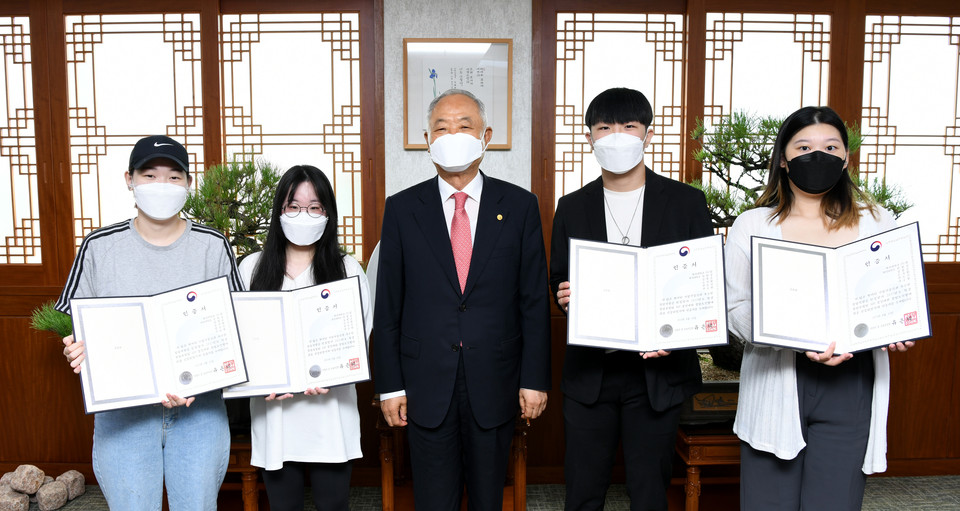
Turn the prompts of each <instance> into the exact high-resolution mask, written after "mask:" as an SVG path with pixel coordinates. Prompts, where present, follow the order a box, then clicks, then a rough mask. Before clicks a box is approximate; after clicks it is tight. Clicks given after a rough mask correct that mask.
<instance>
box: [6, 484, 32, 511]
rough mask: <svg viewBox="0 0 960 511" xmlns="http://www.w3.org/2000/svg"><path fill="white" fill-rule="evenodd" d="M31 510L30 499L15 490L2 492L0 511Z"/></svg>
mask: <svg viewBox="0 0 960 511" xmlns="http://www.w3.org/2000/svg"><path fill="white" fill-rule="evenodd" d="M28 509H30V497H27V496H26V495H24V494H23V493H18V492H15V491H13V490H9V489H3V490H0V511H27V510H28Z"/></svg>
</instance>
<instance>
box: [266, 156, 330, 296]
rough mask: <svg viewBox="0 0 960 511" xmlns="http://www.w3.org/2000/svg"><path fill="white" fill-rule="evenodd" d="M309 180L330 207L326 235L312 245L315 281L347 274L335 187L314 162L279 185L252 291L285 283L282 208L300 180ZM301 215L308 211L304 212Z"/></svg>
mask: <svg viewBox="0 0 960 511" xmlns="http://www.w3.org/2000/svg"><path fill="white" fill-rule="evenodd" d="M304 182H310V184H312V185H313V189H314V190H315V191H316V192H317V198H318V199H319V200H320V204H322V205H323V207H324V209H326V210H327V227H326V228H325V229H324V231H323V236H321V237H320V239H319V240H317V242H316V243H314V244H313V248H314V252H313V282H314V283H315V284H322V283H324V282H330V281H331V280H339V279H342V278H345V277H346V276H347V270H346V269H345V268H344V266H343V254H344V253H343V250H342V249H341V248H340V244H339V243H338V242H337V219H338V218H339V217H338V215H337V200H336V198H335V197H334V196H333V187H332V186H330V181H329V180H327V176H325V175H323V172H321V171H320V169H318V168H316V167H313V166H311V165H296V166H294V167H290V169H289V170H287V171H286V172H284V174H283V176H282V177H281V178H280V182H279V183H278V184H277V193H276V194H275V195H274V197H273V212H272V214H271V215H270V230H269V231H267V241H266V243H264V244H263V253H262V254H260V260H259V261H257V267H256V268H255V269H254V270H253V278H251V279H250V290H251V291H276V290H278V289H280V288H281V287H282V286H283V275H284V273H285V272H286V271H287V243H290V242H289V241H288V240H287V237H286V236H284V234H283V229H282V228H281V227H280V215H281V214H282V213H283V207H284V206H285V205H287V204H288V203H289V202H290V201H292V200H293V195H294V193H296V191H297V187H299V186H300V184H301V183H304ZM300 214H301V215H304V214H306V213H303V212H301V213H300Z"/></svg>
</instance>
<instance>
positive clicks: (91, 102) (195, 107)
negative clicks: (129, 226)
mask: <svg viewBox="0 0 960 511" xmlns="http://www.w3.org/2000/svg"><path fill="white" fill-rule="evenodd" d="M65 25H66V34H65V41H66V50H67V80H68V89H69V103H68V107H69V117H70V119H69V120H70V175H71V181H72V185H73V216H74V238H75V243H76V245H77V246H78V247H79V244H80V242H81V241H82V240H83V237H84V236H85V235H87V234H88V233H90V231H92V230H94V229H97V228H99V227H102V226H104V225H109V224H111V223H114V222H118V221H120V220H124V219H126V218H130V217H132V216H134V214H135V211H134V209H133V206H134V201H133V195H132V193H131V192H130V191H129V190H128V189H127V187H126V183H125V181H124V178H123V173H124V172H126V171H127V167H128V165H129V157H130V150H131V149H132V147H133V144H135V143H136V141H137V140H139V139H140V138H141V137H144V136H147V135H157V134H163V135H169V136H171V137H174V138H176V139H177V140H179V141H180V142H181V143H183V144H184V146H185V147H186V148H187V151H188V152H189V153H190V162H191V169H190V171H191V172H192V173H194V175H197V173H200V172H202V170H203V167H202V163H203V161H204V155H203V132H202V128H203V123H202V104H201V97H202V94H201V93H200V89H201V86H200V15H199V14H136V15H113V14H111V15H107V14H90V15H82V16H66V19H65Z"/></svg>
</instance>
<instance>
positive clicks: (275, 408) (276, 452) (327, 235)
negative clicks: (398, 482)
mask: <svg viewBox="0 0 960 511" xmlns="http://www.w3.org/2000/svg"><path fill="white" fill-rule="evenodd" d="M337 218H338V217H337V203H336V201H335V200H334V194H333V188H332V187H331V186H330V181H328V180H327V178H326V176H324V175H323V172H321V171H320V169H318V168H316V167H312V166H310V165H297V166H295V167H292V168H290V169H289V170H287V171H286V172H285V173H284V174H283V177H282V178H281V179H280V183H279V184H278V185H277V192H276V195H275V197H274V199H273V213H272V216H271V223H270V230H269V232H268V233H267V241H266V243H265V244H264V247H263V251H262V252H258V253H255V254H251V255H250V256H248V257H246V258H245V259H244V260H243V261H242V262H241V263H240V275H241V277H242V278H243V280H244V283H246V285H247V289H249V290H251V291H275V290H290V289H298V288H301V287H307V286H311V285H314V284H320V283H324V282H330V281H333V280H339V279H343V278H346V277H351V276H354V275H357V276H359V277H360V294H361V303H362V306H363V311H364V324H365V325H366V334H367V336H368V337H369V335H370V326H371V324H372V310H373V309H372V307H371V306H370V297H369V288H368V284H367V278H366V275H364V273H363V269H362V268H361V267H360V264H359V263H358V262H357V261H356V260H354V259H353V258H352V257H350V256H349V255H346V254H345V253H344V252H343V250H342V249H341V248H340V245H339V244H338V242H337ZM250 415H251V429H252V433H251V436H252V444H253V452H252V455H251V461H250V462H251V464H252V465H254V466H258V467H262V468H263V469H264V471H263V479H264V483H265V485H266V488H267V496H268V498H269V499H270V509H273V510H286V509H296V510H301V509H303V499H304V492H303V484H304V476H305V475H309V477H310V484H311V487H312V488H313V501H314V504H315V506H316V508H317V509H318V510H320V511H324V510H334V509H336V510H346V509H348V494H349V489H350V472H351V468H352V462H351V460H353V459H356V458H359V457H361V453H360V415H359V413H358V411H357V391H356V388H355V387H354V386H353V385H345V386H340V387H336V388H333V389H323V388H309V389H304V392H303V394H296V395H293V394H284V395H282V396H277V395H275V394H271V395H269V396H267V397H266V398H265V399H260V398H253V399H251V400H250Z"/></svg>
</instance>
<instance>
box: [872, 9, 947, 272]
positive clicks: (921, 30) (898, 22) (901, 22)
mask: <svg viewBox="0 0 960 511" xmlns="http://www.w3.org/2000/svg"><path fill="white" fill-rule="evenodd" d="M865 31H866V37H865V48H864V49H865V58H864V72H863V78H864V87H863V124H862V129H863V133H864V136H865V141H864V145H863V148H862V149H861V151H860V173H861V174H862V175H864V176H866V177H867V178H868V179H883V180H886V182H887V183H888V184H894V185H897V186H899V187H900V188H902V190H903V191H904V193H905V195H906V198H907V200H908V201H910V202H912V203H913V204H914V206H913V208H911V209H910V210H908V211H907V212H906V213H905V214H904V215H903V216H902V217H901V223H902V222H905V221H906V222H909V221H914V220H917V221H919V222H920V235H921V236H920V237H921V241H922V243H923V244H922V248H923V255H924V260H926V261H950V262H956V261H960V180H958V179H957V173H958V171H960V107H958V102H960V17H950V18H947V17H914V16H867V18H866V30H865Z"/></svg>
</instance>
